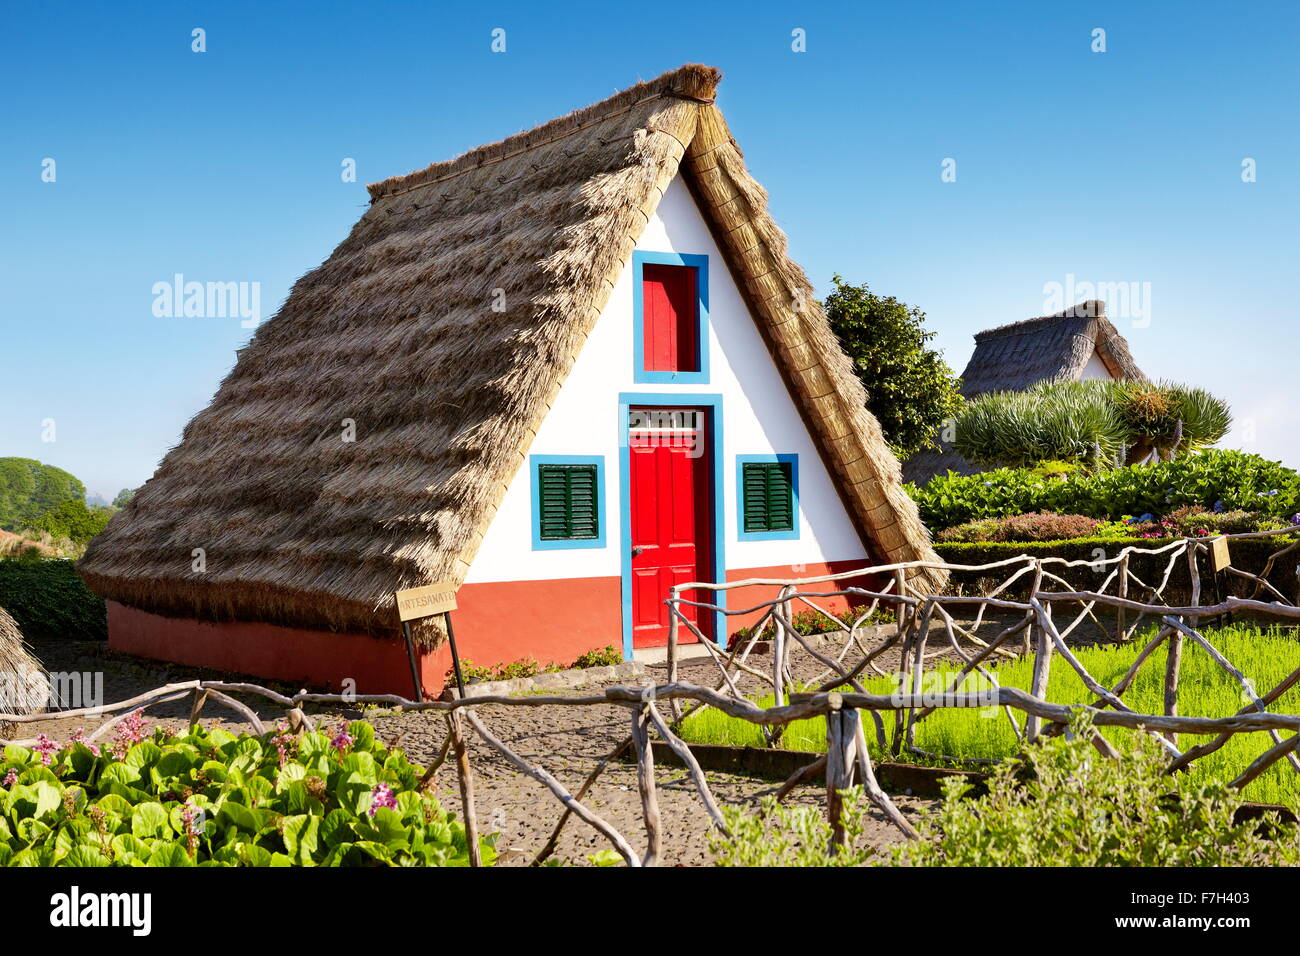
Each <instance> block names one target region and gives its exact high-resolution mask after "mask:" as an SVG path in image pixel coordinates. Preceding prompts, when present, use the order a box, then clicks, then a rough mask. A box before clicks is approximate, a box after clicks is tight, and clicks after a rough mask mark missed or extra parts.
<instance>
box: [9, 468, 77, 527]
mask: <svg viewBox="0 0 1300 956" xmlns="http://www.w3.org/2000/svg"><path fill="white" fill-rule="evenodd" d="M85 498H86V486H85V485H83V484H82V483H81V482H80V481H78V480H77V479H76V478H74V477H73V476H72V475H70V474H68V473H67V472H66V471H64V470H63V469H62V468H55V467H54V466H53V465H45V464H42V463H41V462H39V461H36V460H35V459H33V458H0V528H4V529H5V530H7V531H17V530H18V529H19V528H25V527H30V526H32V525H33V524H34V523H35V521H36V519H37V518H39V517H40V516H41V515H43V514H45V513H46V512H48V511H52V510H54V509H55V508H57V507H59V506H60V505H61V504H63V503H64V502H66V501H81V502H84V501H85Z"/></svg>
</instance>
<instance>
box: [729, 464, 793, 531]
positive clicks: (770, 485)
mask: <svg viewBox="0 0 1300 956" xmlns="http://www.w3.org/2000/svg"><path fill="white" fill-rule="evenodd" d="M741 471H742V476H743V481H744V486H745V487H744V489H743V492H744V507H745V531H746V532H755V531H792V530H794V484H793V480H792V479H793V473H792V466H791V465H790V463H789V462H786V461H773V462H745V463H744V466H743V467H742V469H741Z"/></svg>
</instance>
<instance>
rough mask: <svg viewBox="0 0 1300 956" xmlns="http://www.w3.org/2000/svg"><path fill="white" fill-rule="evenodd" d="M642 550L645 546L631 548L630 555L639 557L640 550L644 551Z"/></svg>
mask: <svg viewBox="0 0 1300 956" xmlns="http://www.w3.org/2000/svg"><path fill="white" fill-rule="evenodd" d="M644 550H645V548H633V549H632V557H634V558H639V557H640V556H641V552H642V551H644Z"/></svg>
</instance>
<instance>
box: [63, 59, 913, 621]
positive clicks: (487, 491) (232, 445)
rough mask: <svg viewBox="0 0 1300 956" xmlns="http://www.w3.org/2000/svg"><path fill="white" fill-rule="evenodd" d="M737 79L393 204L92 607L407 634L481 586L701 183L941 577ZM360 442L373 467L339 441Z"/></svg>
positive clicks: (861, 481)
mask: <svg viewBox="0 0 1300 956" xmlns="http://www.w3.org/2000/svg"><path fill="white" fill-rule="evenodd" d="M719 79H720V74H719V73H718V71H716V70H714V69H712V68H710V67H705V66H694V65H691V66H685V67H682V68H681V69H679V70H675V71H673V72H670V73H666V74H664V75H663V76H661V77H659V78H657V79H654V80H651V81H649V82H645V83H641V84H638V85H637V86H634V87H632V88H630V89H628V90H625V91H623V92H622V93H619V94H617V95H616V96H613V97H611V98H610V99H608V100H605V101H603V102H601V103H597V104H596V105H595V106H591V107H588V108H586V109H583V110H579V111H578V112H575V113H571V114H569V115H568V116H565V117H562V118H560V119H557V120H553V121H552V122H549V123H546V124H545V125H543V126H539V127H537V128H536V129H533V130H531V131H528V132H525V133H520V134H518V135H515V136H511V137H510V138H508V139H505V140H503V141H501V142H499V143H494V144H492V145H489V146H484V147H481V148H479V149H475V150H472V151H471V152H469V153H466V154H464V155H463V156H460V157H459V158H457V159H453V160H450V161H448V162H442V163H435V164H434V165H432V166H429V167H428V168H426V169H423V170H420V171H418V172H415V173H412V174H410V175H407V176H398V177H394V178H392V179H387V180H384V181H383V182H380V183H376V184H374V185H372V186H370V196H371V205H370V208H369V209H368V211H367V212H366V213H365V215H364V216H362V218H361V220H360V221H359V222H358V223H357V224H356V226H354V227H353V229H352V232H351V234H350V235H349V236H348V237H347V238H346V239H345V240H344V241H343V242H342V244H340V245H339V247H338V248H337V249H335V251H334V253H333V254H332V255H331V256H330V258H329V259H328V260H327V261H326V262H325V263H324V264H323V265H321V266H320V267H319V268H317V269H315V270H313V271H312V272H309V273H308V274H307V275H305V276H303V278H301V279H300V280H298V282H297V283H296V284H295V285H294V287H293V289H292V291H291V293H290V295H289V298H288V300H287V301H286V302H285V304H284V306H283V308H281V310H280V311H279V312H278V313H277V314H276V315H275V316H274V317H273V318H271V319H270V320H268V321H267V322H266V323H264V324H263V325H262V326H261V327H260V328H259V329H258V331H257V333H256V335H255V336H254V338H253V339H252V341H251V342H250V344H249V345H248V346H247V347H246V348H245V349H243V350H242V351H241V353H240V355H239V360H238V363H237V364H236V366H235V368H234V370H233V371H232V372H231V373H230V375H229V376H227V378H226V380H225V381H224V382H222V384H221V387H220V389H219V390H218V392H217V395H216V397H215V398H214V399H213V401H212V403H211V405H209V406H208V407H207V408H206V409H204V410H203V411H202V412H200V413H199V414H198V415H197V416H196V417H195V418H194V420H193V421H192V422H190V424H189V426H188V427H187V428H186V429H185V433H184V436H183V438H182V440H181V443H180V444H179V445H178V446H177V447H176V448H175V449H173V450H172V451H171V452H170V453H169V454H168V455H167V457H166V458H165V459H164V460H163V462H162V464H161V466H160V467H159V469H158V472H157V474H155V475H154V477H153V478H152V479H151V480H150V481H149V482H148V483H147V484H146V485H145V486H144V487H143V488H142V489H141V490H140V492H139V493H138V494H137V495H136V496H135V497H134V498H133V499H132V501H131V502H130V504H128V505H127V506H126V508H125V509H123V511H122V512H120V513H119V514H118V515H116V516H115V517H114V518H113V519H112V521H111V522H110V523H109V526H108V529H107V530H106V531H105V532H104V533H103V534H101V535H100V536H99V537H97V538H96V539H95V540H94V541H93V542H92V543H91V545H90V548H89V550H88V551H87V554H86V556H85V558H84V559H83V560H82V561H81V563H80V565H79V570H80V572H81V574H82V576H83V577H84V578H85V579H86V581H87V583H88V584H89V585H90V587H91V588H92V589H94V590H95V591H96V592H97V593H99V594H101V595H103V596H104V597H106V598H109V599H111V600H114V601H119V602H122V603H125V604H128V605H132V606H135V607H139V608H143V609H145V610H150V611H154V612H157V613H161V614H169V615H173V616H194V615H198V616H200V617H203V618H207V619H251V620H261V621H269V622H272V623H286V624H292V625H296V626H311V627H318V628H329V629H339V630H349V631H358V630H362V631H368V632H372V633H389V632H390V630H391V627H392V621H393V619H394V612H393V609H392V598H391V592H392V591H393V590H394V589H395V588H406V587H411V586H415V585H419V584H424V583H428V582H431V581H436V580H442V579H450V580H453V581H460V580H463V578H464V575H465V573H466V570H467V569H468V567H469V565H470V562H471V561H472V560H473V559H474V555H475V552H476V551H477V549H478V546H479V543H480V542H481V540H482V537H483V534H484V531H485V529H486V528H487V526H488V524H489V522H490V521H491V519H492V517H493V515H494V513H495V511H496V509H497V507H498V505H499V503H500V501H501V499H502V497H503V496H504V494H505V490H506V487H507V485H508V483H509V482H510V480H511V478H512V477H513V476H514V474H515V473H516V471H517V470H518V469H519V467H520V465H521V463H522V462H523V461H524V459H525V456H526V453H527V451H528V447H529V444H530V443H531V441H532V438H533V435H534V434H535V432H536V430H537V428H538V426H539V425H540V423H541V421H542V419H543V417H544V416H545V414H546V412H547V410H548V408H549V407H550V405H551V403H552V401H553V400H554V398H555V396H556V394H557V392H558V391H559V389H560V387H561V385H562V384H563V383H564V380H565V377H566V376H567V375H568V373H569V370H570V368H571V367H572V365H573V362H574V359H575V358H576V356H577V354H578V352H579V350H580V349H581V348H582V345H583V342H584V341H585V340H586V338H587V335H588V333H589V332H590V331H591V329H592V327H593V325H594V323H595V321H596V319H597V318H598V316H599V315H600V313H601V310H602V309H603V308H604V306H605V303H606V301H607V300H608V298H609V295H610V292H611V290H612V288H613V286H614V282H615V280H616V279H617V277H618V276H619V274H620V272H621V270H622V269H623V267H624V265H625V264H626V263H627V262H628V261H629V259H630V257H631V254H632V249H633V246H634V245H635V243H636V241H637V239H638V238H639V237H640V234H641V231H642V229H643V228H644V226H645V224H646V222H647V220H648V218H649V217H650V216H651V215H652V213H653V212H654V210H655V208H656V206H657V205H658V203H659V200H660V198H661V197H662V195H663V193H664V190H665V189H666V188H667V186H668V184H669V182H670V181H671V180H672V179H673V177H674V176H676V175H677V174H678V172H679V171H680V172H681V173H682V175H683V178H684V179H685V181H686V183H687V184H688V186H689V187H690V189H691V190H692V192H693V194H694V195H695V196H696V198H697V200H698V201H699V204H700V206H701V210H702V212H703V214H704V216H705V218H706V220H708V222H709V223H710V225H711V227H712V229H713V232H714V235H715V237H716V239H717V241H718V244H719V246H720V247H721V248H722V250H723V252H724V255H725V257H726V258H727V259H728V262H729V264H730V266H731V268H732V270H733V272H734V273H735V274H736V276H737V278H738V281H739V282H740V284H741V288H742V291H743V293H744V294H745V295H746V296H747V297H748V299H749V304H750V306H751V308H752V309H753V311H754V314H755V316H756V318H757V321H758V323H759V325H760V327H761V328H762V330H763V332H764V334H765V336H766V338H767V340H768V344H769V346H770V348H771V349H772V352H773V355H774V356H775V358H776V361H777V365H778V367H779V368H780V369H781V370H782V372H783V374H784V375H785V377H786V380H787V382H788V384H789V386H790V390H791V392H792V394H793V396H794V397H795V400H796V401H797V402H798V403H799V404H800V406H801V407H802V408H803V410H804V412H805V414H806V415H807V417H808V419H809V421H810V423H811V426H812V430H813V432H814V435H815V437H816V438H817V439H818V441H819V443H820V445H821V449H822V453H823V456H824V457H825V459H826V461H827V462H828V464H829V465H830V467H831V470H832V473H833V474H834V476H835V477H836V479H837V480H838V484H839V486H840V490H841V492H842V495H843V497H844V500H845V502H846V503H847V505H848V506H849V509H850V514H851V515H852V516H853V518H854V519H855V521H856V522H857V524H858V526H859V529H860V531H861V532H862V534H863V537H864V538H865V539H866V540H867V541H868V542H869V544H870V547H871V549H872V552H873V554H874V555H875V556H876V557H878V558H883V559H891V560H909V559H918V558H926V559H932V557H933V554H932V552H931V551H930V549H929V545H928V538H927V535H926V531H925V529H924V527H923V526H922V524H921V522H920V521H919V519H918V517H917V514H916V510H915V508H914V506H913V504H912V502H911V500H910V499H909V498H908V497H907V496H906V494H904V492H903V491H902V489H901V487H900V485H899V478H898V464H897V462H896V461H895V460H894V458H893V456H892V455H891V454H890V452H889V450H888V448H887V447H886V445H885V443H884V441H883V439H882V437H881V432H880V427H879V425H878V424H877V423H876V421H875V419H874V418H873V417H872V416H871V415H870V414H869V413H868V412H867V411H866V409H865V407H864V404H863V401H864V394H863V390H862V387H861V385H860V383H859V382H858V379H857V378H856V377H855V376H854V374H853V371H852V368H851V365H850V363H849V360H848V358H847V357H846V356H844V355H843V353H842V352H841V351H840V349H839V347H838V344H837V342H836V339H835V336H834V335H833V333H832V332H831V330H830V327H829V325H828V323H827V321H826V318H825V316H824V314H823V313H822V311H821V309H820V307H818V306H817V305H816V304H815V300H814V298H813V290H812V287H811V285H810V284H809V282H808V280H807V278H806V277H805V275H804V273H803V271H802V270H801V269H800V268H799V267H798V266H797V265H795V263H793V262H792V261H791V260H790V259H789V258H788V256H787V255H786V239H785V236H784V235H783V234H782V233H781V231H780V229H779V228H777V226H776V224H775V223H774V222H773V220H772V218H771V217H770V216H769V215H768V212H767V196H766V194H765V193H764V191H763V189H762V187H760V186H759V185H758V183H756V182H755V181H754V180H753V179H752V178H750V176H749V173H748V172H747V171H746V169H745V165H744V162H743V160H742V158H741V153H740V150H739V149H738V148H737V146H736V144H735V142H734V141H733V140H732V139H731V137H730V134H729V133H728V131H727V127H726V123H725V122H724V120H723V118H722V114H721V113H720V112H719V111H718V109H717V107H716V106H715V105H714V104H713V97H714V92H715V89H716V87H717V83H718V81H719ZM495 289H500V290H503V293H504V296H505V303H506V311H504V312H494V311H492V309H491V304H492V303H493V301H494V298H495V297H494V295H493V290H495ZM800 304H802V311H800V308H801V306H800ZM344 419H352V420H354V421H355V423H356V441H355V442H352V443H347V442H343V441H341V440H340V435H341V433H342V430H343V420H344ZM195 548H203V549H205V551H206V563H207V570H206V571H205V572H203V573H196V572H194V571H193V570H191V563H192V561H193V558H192V557H191V552H192V550H193V549H195ZM426 636H427V635H426Z"/></svg>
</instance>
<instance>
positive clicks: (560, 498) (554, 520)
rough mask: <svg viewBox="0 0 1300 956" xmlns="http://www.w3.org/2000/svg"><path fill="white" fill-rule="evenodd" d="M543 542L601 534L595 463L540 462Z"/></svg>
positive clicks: (538, 476)
mask: <svg viewBox="0 0 1300 956" xmlns="http://www.w3.org/2000/svg"><path fill="white" fill-rule="evenodd" d="M537 482H538V488H539V494H538V500H539V507H540V514H539V516H538V520H539V522H540V524H541V538H542V540H543V541H569V540H574V539H582V538H599V537H600V507H599V506H600V502H599V500H598V499H599V492H598V490H597V488H596V466H595V465H538V466H537Z"/></svg>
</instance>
